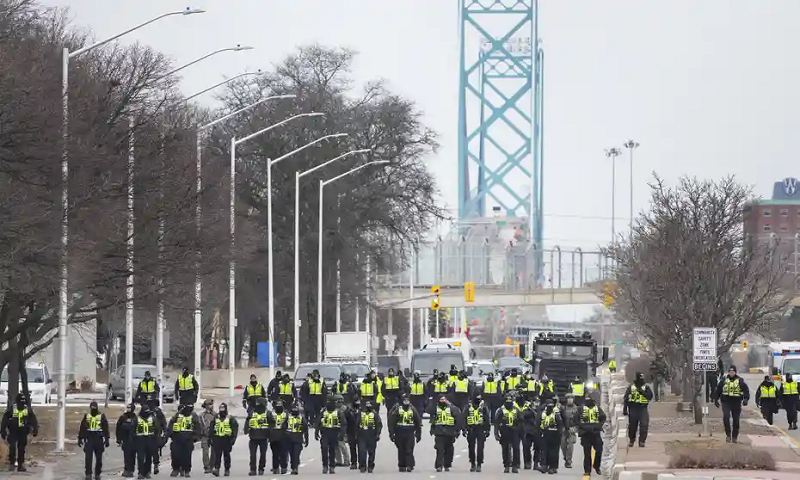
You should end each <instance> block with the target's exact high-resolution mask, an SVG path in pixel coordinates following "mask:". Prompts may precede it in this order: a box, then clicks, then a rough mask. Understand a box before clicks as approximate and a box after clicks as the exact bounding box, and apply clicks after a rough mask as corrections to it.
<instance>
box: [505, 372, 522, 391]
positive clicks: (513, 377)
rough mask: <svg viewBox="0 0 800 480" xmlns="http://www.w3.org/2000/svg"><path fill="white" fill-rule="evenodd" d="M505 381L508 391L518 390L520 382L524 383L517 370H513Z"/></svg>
mask: <svg viewBox="0 0 800 480" xmlns="http://www.w3.org/2000/svg"><path fill="white" fill-rule="evenodd" d="M505 381H506V389H507V390H516V388H517V385H519V382H521V381H522V377H520V376H519V373H518V372H517V369H516V368H512V369H511V373H510V374H509V375H508V377H507V378H506V379H505Z"/></svg>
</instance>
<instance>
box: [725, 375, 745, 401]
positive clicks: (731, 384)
mask: <svg viewBox="0 0 800 480" xmlns="http://www.w3.org/2000/svg"><path fill="white" fill-rule="evenodd" d="M722 394H723V395H725V396H728V397H741V396H742V386H741V384H740V383H739V377H736V379H734V380H731V379H730V378H726V379H725V383H724V384H723V385H722Z"/></svg>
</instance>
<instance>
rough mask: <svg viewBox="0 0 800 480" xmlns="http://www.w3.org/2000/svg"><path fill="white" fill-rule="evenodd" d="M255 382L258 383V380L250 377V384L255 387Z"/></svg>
mask: <svg viewBox="0 0 800 480" xmlns="http://www.w3.org/2000/svg"><path fill="white" fill-rule="evenodd" d="M257 383H258V380H254V379H252V378H251V379H250V385H252V386H254V387H255V386H256V384H257Z"/></svg>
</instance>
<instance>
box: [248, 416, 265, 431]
mask: <svg viewBox="0 0 800 480" xmlns="http://www.w3.org/2000/svg"><path fill="white" fill-rule="evenodd" d="M248 426H249V427H250V428H251V429H256V430H262V429H265V428H267V415H266V414H265V413H253V416H251V417H250V421H249V422H248Z"/></svg>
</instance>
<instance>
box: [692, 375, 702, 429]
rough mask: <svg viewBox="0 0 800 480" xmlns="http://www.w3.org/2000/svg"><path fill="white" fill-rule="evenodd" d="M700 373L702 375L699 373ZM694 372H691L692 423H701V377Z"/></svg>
mask: <svg viewBox="0 0 800 480" xmlns="http://www.w3.org/2000/svg"><path fill="white" fill-rule="evenodd" d="M700 375H704V374H703V373H701V374H700ZM700 375H698V374H696V373H693V374H692V380H694V382H693V385H692V386H693V387H694V388H693V390H692V391H693V392H694V402H692V408H693V409H694V423H695V425H700V424H702V423H703V394H704V393H705V392H703V381H702V380H703V377H702V376H700Z"/></svg>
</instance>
